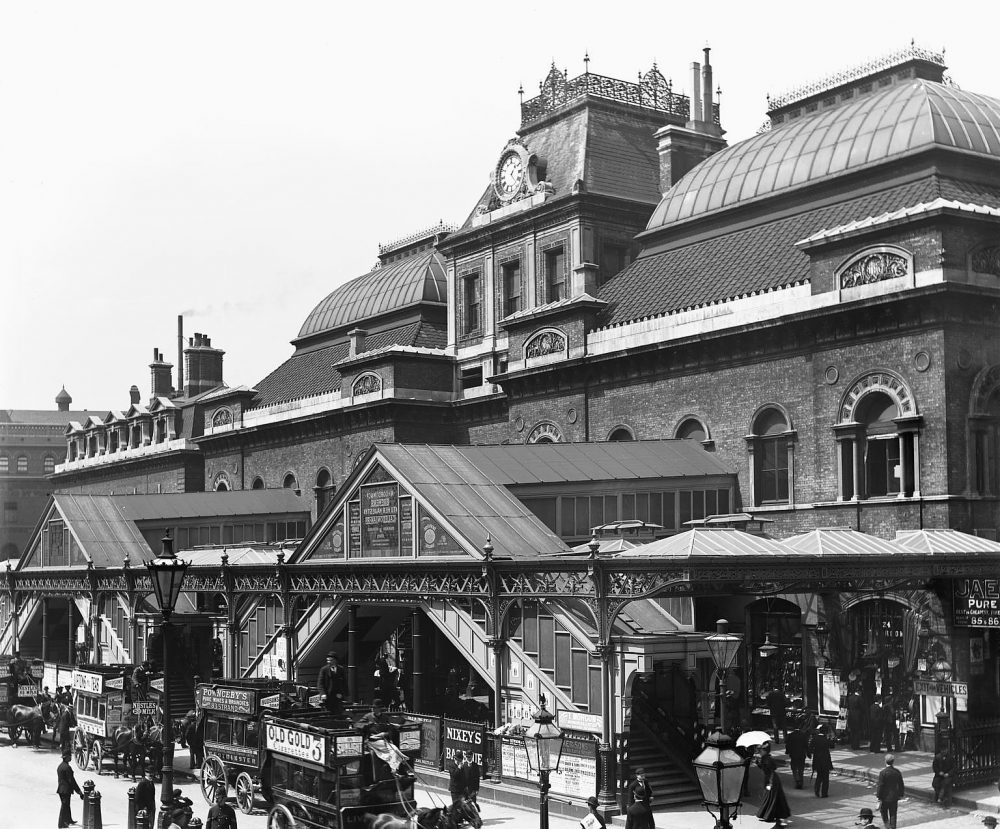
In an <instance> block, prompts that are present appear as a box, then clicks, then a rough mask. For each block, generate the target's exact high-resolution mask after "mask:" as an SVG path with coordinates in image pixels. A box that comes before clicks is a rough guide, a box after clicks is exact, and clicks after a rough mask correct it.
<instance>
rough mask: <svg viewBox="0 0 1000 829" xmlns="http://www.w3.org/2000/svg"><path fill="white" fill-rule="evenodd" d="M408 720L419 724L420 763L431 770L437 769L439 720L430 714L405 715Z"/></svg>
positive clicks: (439, 749) (439, 754)
mask: <svg viewBox="0 0 1000 829" xmlns="http://www.w3.org/2000/svg"><path fill="white" fill-rule="evenodd" d="M406 718H407V719H408V720H416V721H417V722H419V723H420V731H421V739H420V757H419V758H418V759H419V760H420V762H421V763H425V764H426V765H429V766H431V767H433V768H437V767H438V763H439V760H440V759H441V718H440V717H434V716H431V715H430V714H412V713H409V712H408V713H407V715H406Z"/></svg>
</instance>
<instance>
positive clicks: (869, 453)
mask: <svg viewBox="0 0 1000 829" xmlns="http://www.w3.org/2000/svg"><path fill="white" fill-rule="evenodd" d="M921 424H922V418H921V417H920V416H919V415H918V414H917V412H916V404H915V403H914V401H913V396H912V395H911V394H910V391H909V389H908V388H907V387H906V384H905V383H903V381H902V380H901V379H900V378H899V377H896V376H895V375H893V374H891V373H889V372H878V373H875V374H869V375H866V376H864V377H861V378H859V379H858V381H857V382H856V383H854V385H853V386H852V387H851V388H850V389H849V390H848V391H847V393H846V394H845V395H844V399H843V401H842V402H841V406H840V423H838V425H837V426H836V427H835V432H836V436H837V440H838V442H839V443H840V447H839V454H838V461H839V463H838V471H839V473H840V494H839V500H859V499H864V498H885V497H890V496H896V497H898V498H904V497H907V496H910V495H913V496H919V495H920V454H919V451H918V449H919V439H920V436H919V431H918V430H919V428H920V426H921Z"/></svg>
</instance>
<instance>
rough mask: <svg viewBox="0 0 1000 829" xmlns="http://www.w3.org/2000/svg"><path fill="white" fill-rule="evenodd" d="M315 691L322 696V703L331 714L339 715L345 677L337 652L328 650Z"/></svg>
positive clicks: (341, 706) (345, 685)
mask: <svg viewBox="0 0 1000 829" xmlns="http://www.w3.org/2000/svg"><path fill="white" fill-rule="evenodd" d="M316 685H317V689H316V690H317V691H318V692H319V693H320V694H321V695H322V696H323V705H324V706H326V710H327V711H329V712H330V713H331V714H335V715H340V714H342V713H343V712H344V697H345V695H346V693H347V692H346V688H347V677H346V676H345V675H344V669H343V668H341V667H340V664H339V662H338V660H337V654H336V653H334V652H333V651H330V652H329V653H328V654H327V655H326V664H325V665H324V666H323V667H322V668H320V669H319V679H318V680H317V682H316Z"/></svg>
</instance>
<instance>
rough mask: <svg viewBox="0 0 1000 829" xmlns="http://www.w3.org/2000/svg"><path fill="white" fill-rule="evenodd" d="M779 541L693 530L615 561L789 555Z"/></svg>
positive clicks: (709, 529) (718, 530) (728, 530)
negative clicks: (622, 559)
mask: <svg viewBox="0 0 1000 829" xmlns="http://www.w3.org/2000/svg"><path fill="white" fill-rule="evenodd" d="M792 555H793V553H792V551H790V550H788V549H787V548H785V547H784V546H783V545H782V544H781V542H779V541H775V540H774V539H772V538H768V537H767V536H762V535H754V534H752V533H746V532H743V531H742V530H737V529H733V528H731V527H692V528H691V529H690V530H686V531H685V532H682V533H678V534H677V535H672V536H669V537H667V538H661V539H659V540H657V541H651V542H650V543H649V544H643V545H642V546H641V547H636V548H635V549H633V550H626V551H624V552H621V553H618V554H617V555H615V558H655V559H681V560H687V559H692V558H732V557H735V556H763V557H766V558H770V557H772V556H792Z"/></svg>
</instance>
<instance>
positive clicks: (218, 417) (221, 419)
mask: <svg viewBox="0 0 1000 829" xmlns="http://www.w3.org/2000/svg"><path fill="white" fill-rule="evenodd" d="M232 422H233V413H232V412H231V411H229V409H219V410H218V411H217V412H216V413H215V414H214V415H213V416H212V426H228V425H229V424H230V423H232Z"/></svg>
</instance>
